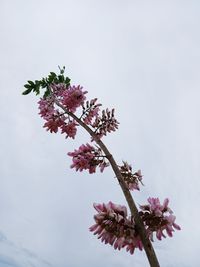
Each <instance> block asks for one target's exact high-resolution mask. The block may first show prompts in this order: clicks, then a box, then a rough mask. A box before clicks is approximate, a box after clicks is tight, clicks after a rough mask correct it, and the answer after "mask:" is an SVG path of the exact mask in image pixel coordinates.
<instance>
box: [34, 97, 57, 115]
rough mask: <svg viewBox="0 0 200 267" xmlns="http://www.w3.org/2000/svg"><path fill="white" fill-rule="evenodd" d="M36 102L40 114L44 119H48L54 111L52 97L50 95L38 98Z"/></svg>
mask: <svg viewBox="0 0 200 267" xmlns="http://www.w3.org/2000/svg"><path fill="white" fill-rule="evenodd" d="M38 104H39V110H40V112H39V114H40V116H41V117H42V118H43V119H45V120H49V119H50V118H51V117H52V115H54V113H55V109H54V102H53V99H52V98H51V97H47V98H40V100H39V101H38Z"/></svg>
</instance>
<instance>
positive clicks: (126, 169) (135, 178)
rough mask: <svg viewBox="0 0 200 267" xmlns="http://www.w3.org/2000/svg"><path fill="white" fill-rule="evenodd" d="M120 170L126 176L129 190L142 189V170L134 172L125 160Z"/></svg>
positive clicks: (125, 179)
mask: <svg viewBox="0 0 200 267" xmlns="http://www.w3.org/2000/svg"><path fill="white" fill-rule="evenodd" d="M119 169H120V172H121V174H122V176H123V178H124V181H125V183H126V185H127V187H128V189H129V190H134V189H135V190H140V187H139V183H141V184H142V174H141V170H138V171H137V172H135V173H132V167H131V165H129V164H128V163H127V162H126V161H123V165H122V166H119Z"/></svg>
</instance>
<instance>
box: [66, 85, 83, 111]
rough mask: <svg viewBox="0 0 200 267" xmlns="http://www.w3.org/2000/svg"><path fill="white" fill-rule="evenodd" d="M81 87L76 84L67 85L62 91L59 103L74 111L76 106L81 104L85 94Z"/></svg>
mask: <svg viewBox="0 0 200 267" xmlns="http://www.w3.org/2000/svg"><path fill="white" fill-rule="evenodd" d="M82 89H83V87H81V86H80V85H78V86H69V87H68V88H67V90H64V91H63V92H62V98H61V103H62V104H63V106H64V107H66V108H67V109H68V110H69V111H71V112H75V111H76V109H77V108H78V107H80V106H81V105H83V103H84V101H85V99H86V97H85V94H86V93H87V91H84V92H83V90H82Z"/></svg>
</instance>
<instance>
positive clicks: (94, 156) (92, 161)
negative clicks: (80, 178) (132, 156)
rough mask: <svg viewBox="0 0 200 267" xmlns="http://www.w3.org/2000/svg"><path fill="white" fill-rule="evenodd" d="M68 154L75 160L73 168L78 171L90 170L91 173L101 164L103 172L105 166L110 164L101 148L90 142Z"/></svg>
mask: <svg viewBox="0 0 200 267" xmlns="http://www.w3.org/2000/svg"><path fill="white" fill-rule="evenodd" d="M68 155H69V156H71V157H72V161H73V164H72V165H71V168H75V169H76V171H83V170H89V173H94V172H96V168H97V166H99V167H100V171H101V172H103V170H104V168H105V167H107V166H109V164H108V162H106V161H105V156H103V155H102V151H101V149H100V148H95V147H93V146H91V145H90V144H86V145H84V144H83V145H81V146H80V147H79V148H78V149H75V150H74V152H69V153H68Z"/></svg>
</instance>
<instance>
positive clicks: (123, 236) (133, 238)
mask: <svg viewBox="0 0 200 267" xmlns="http://www.w3.org/2000/svg"><path fill="white" fill-rule="evenodd" d="M148 202H149V204H148V205H144V206H140V208H141V211H140V212H139V214H140V216H141V219H142V220H143V222H144V225H145V228H146V231H147V234H148V237H149V238H150V239H151V240H152V241H153V232H156V236H157V238H158V239H159V240H161V238H162V237H166V236H165V235H164V233H163V231H164V230H166V232H167V234H168V235H169V236H170V237H171V236H172V232H173V231H174V229H177V230H180V229H181V228H180V226H178V225H177V224H176V223H175V218H176V217H175V216H174V215H172V211H171V209H170V208H169V207H168V202H169V200H168V199H165V200H164V203H163V205H161V204H160V201H159V199H158V198H149V199H148ZM94 208H95V209H96V211H97V212H98V213H97V214H96V215H94V220H95V224H94V225H93V226H91V227H90V228H89V229H90V231H91V232H94V235H98V239H101V241H102V242H103V243H105V244H110V245H111V246H113V247H114V249H119V250H120V249H121V248H124V247H126V250H127V251H129V252H130V253H131V254H133V253H134V250H135V248H139V249H140V250H142V249H143V245H142V241H141V239H140V236H139V234H138V232H137V228H136V226H135V223H134V220H133V219H132V218H131V217H127V209H126V207H125V206H121V205H116V204H114V203H112V202H109V203H108V204H104V203H103V204H94ZM167 212H169V213H170V214H169V215H166V214H165V213H167Z"/></svg>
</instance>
